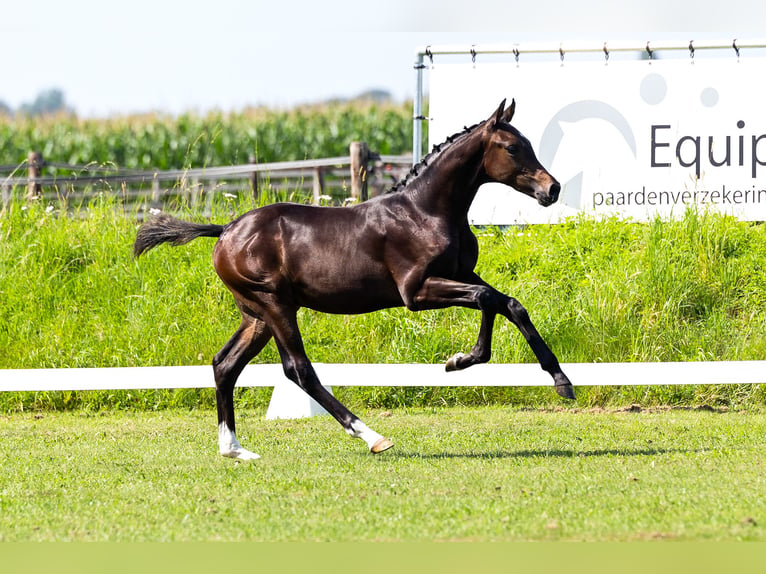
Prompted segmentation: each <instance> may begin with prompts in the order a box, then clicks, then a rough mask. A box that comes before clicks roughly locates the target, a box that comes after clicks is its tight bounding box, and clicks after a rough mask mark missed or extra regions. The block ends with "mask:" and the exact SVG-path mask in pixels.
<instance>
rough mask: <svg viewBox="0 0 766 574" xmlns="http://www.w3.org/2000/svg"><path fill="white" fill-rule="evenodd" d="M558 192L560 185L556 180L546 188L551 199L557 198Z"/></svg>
mask: <svg viewBox="0 0 766 574" xmlns="http://www.w3.org/2000/svg"><path fill="white" fill-rule="evenodd" d="M560 192H561V185H560V184H559V183H558V182H556V183H554V184H552V185H551V187H550V189H549V190H548V193H549V194H550V196H551V199H553V200H554V201H556V199H558V196H559V193H560Z"/></svg>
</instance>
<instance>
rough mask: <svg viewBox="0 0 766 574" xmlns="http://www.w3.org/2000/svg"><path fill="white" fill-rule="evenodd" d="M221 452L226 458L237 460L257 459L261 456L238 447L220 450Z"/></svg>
mask: <svg viewBox="0 0 766 574" xmlns="http://www.w3.org/2000/svg"><path fill="white" fill-rule="evenodd" d="M221 454H222V455H223V456H225V457H228V458H236V459H237V460H257V459H259V458H261V455H259V454H255V453H254V452H250V451H249V450H247V449H246V448H242V447H239V448H237V449H234V450H230V451H228V452H221Z"/></svg>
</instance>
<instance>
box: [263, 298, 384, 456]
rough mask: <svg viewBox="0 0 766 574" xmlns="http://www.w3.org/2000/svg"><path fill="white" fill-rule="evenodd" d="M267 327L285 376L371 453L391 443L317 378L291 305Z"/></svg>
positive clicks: (375, 452) (380, 450)
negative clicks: (359, 440) (363, 443)
mask: <svg viewBox="0 0 766 574" xmlns="http://www.w3.org/2000/svg"><path fill="white" fill-rule="evenodd" d="M270 327H271V329H272V331H273V333H274V339H275V341H276V343H277V349H279V355H280V357H281V359H282V366H283V368H284V371H285V376H287V378H288V379H290V380H291V381H292V382H294V383H295V384H297V385H298V386H299V387H300V388H301V389H303V390H304V391H305V392H306V393H307V394H308V395H309V396H310V397H311V398H312V399H314V400H315V401H316V402H318V403H319V404H320V405H321V406H322V407H323V408H324V409H325V410H326V411H327V412H328V413H330V414H331V415H332V416H333V417H335V420H337V421H338V422H339V423H340V424H341V425H342V426H343V428H344V429H345V430H346V432H347V433H348V434H349V435H350V436H352V437H354V438H360V439H362V440H363V441H364V442H365V443H367V447H368V448H369V449H370V452H372V453H373V454H377V453H380V452H383V451H384V450H388V449H389V448H391V447H392V446H394V443H393V442H392V441H391V440H390V439H387V438H385V437H383V436H382V435H380V434H378V433H376V432H375V431H374V430H372V429H370V428H369V427H368V426H367V425H366V424H364V423H363V422H362V421H361V420H359V418H357V417H356V415H354V414H353V413H352V412H351V411H349V410H348V409H347V408H346V407H345V406H344V405H343V404H342V403H341V402H340V401H338V399H336V398H335V397H334V396H333V395H332V393H330V392H328V391H327V389H325V388H324V387H323V386H322V384H321V383H320V382H319V377H317V374H316V371H315V370H314V367H313V365H312V364H311V361H309V358H308V357H307V356H306V351H305V349H304V347H303V340H302V338H301V335H300V331H299V330H298V322H297V318H296V311H295V310H294V309H291V308H285V307H282V308H280V311H279V314H278V315H274V320H273V321H270Z"/></svg>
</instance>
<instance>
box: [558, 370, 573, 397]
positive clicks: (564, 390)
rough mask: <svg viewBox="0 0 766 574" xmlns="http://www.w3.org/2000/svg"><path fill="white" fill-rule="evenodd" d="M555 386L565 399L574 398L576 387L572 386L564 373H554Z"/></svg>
mask: <svg viewBox="0 0 766 574" xmlns="http://www.w3.org/2000/svg"><path fill="white" fill-rule="evenodd" d="M553 388H555V389H556V392H557V393H558V394H559V395H561V396H562V397H564V398H565V399H572V400H574V398H575V394H574V387H573V386H572V383H571V381H570V380H569V378H568V377H567V376H566V375H565V374H564V373H562V372H558V373H556V374H555V375H553Z"/></svg>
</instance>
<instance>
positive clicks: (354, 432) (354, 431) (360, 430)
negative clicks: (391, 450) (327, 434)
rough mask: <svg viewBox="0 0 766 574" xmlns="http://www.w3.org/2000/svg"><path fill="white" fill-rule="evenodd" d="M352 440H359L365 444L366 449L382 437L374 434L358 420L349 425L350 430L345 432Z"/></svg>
mask: <svg viewBox="0 0 766 574" xmlns="http://www.w3.org/2000/svg"><path fill="white" fill-rule="evenodd" d="M347 432H348V434H350V435H351V436H352V437H354V438H360V439H362V440H363V441H364V442H366V443H367V447H368V448H372V446H373V445H374V444H375V443H376V442H378V441H379V440H380V439H382V438H383V435H381V434H378V433H376V432H375V431H374V430H372V429H371V428H369V427H368V426H367V425H366V424H364V423H363V422H362V421H360V420H356V421H354V422H353V423H351V430H349V431H347Z"/></svg>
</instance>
